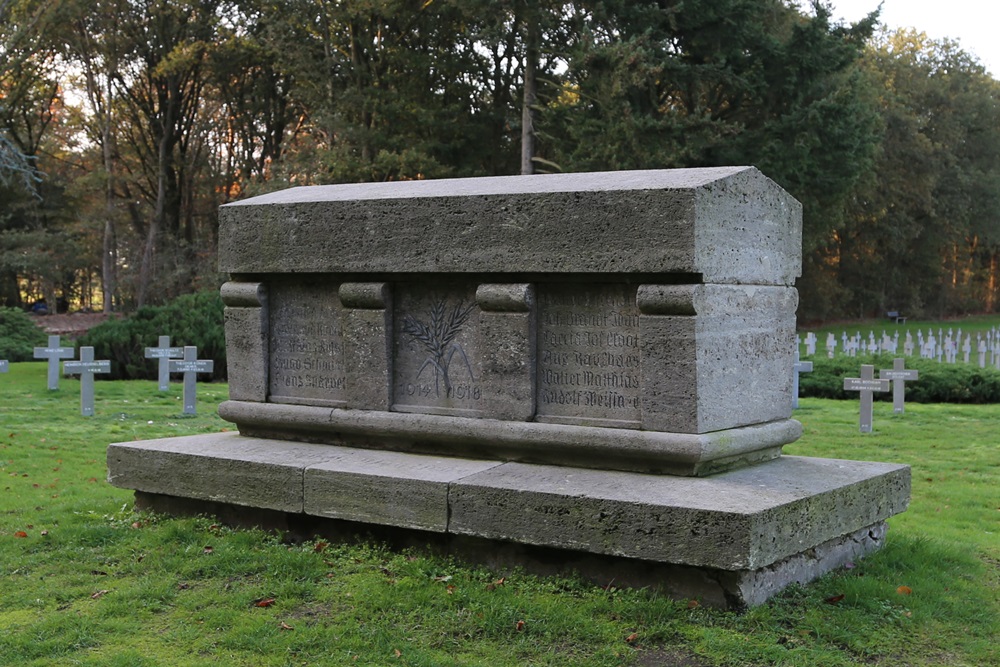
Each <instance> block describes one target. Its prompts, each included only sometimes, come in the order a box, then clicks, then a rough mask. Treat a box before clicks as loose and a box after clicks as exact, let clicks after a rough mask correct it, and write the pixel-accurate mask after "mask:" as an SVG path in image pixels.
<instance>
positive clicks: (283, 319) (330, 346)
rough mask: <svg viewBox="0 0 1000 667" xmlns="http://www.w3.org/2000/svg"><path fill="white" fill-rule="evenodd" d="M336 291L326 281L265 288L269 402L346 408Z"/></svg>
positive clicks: (344, 374)
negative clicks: (267, 325)
mask: <svg viewBox="0 0 1000 667" xmlns="http://www.w3.org/2000/svg"><path fill="white" fill-rule="evenodd" d="M337 289H338V285H337V284H335V283H329V282H326V281H302V282H299V283H287V282H282V281H276V282H275V284H274V285H272V286H271V291H270V297H269V298H270V314H271V317H270V319H271V337H270V351H271V356H270V369H269V371H270V372H269V373H268V376H269V382H270V396H269V400H270V401H272V402H274V403H295V404H298V405H315V406H322V407H340V406H343V405H345V404H346V401H345V386H346V372H345V370H344V350H343V346H342V344H341V337H340V336H341V324H340V319H341V310H342V309H341V303H340V297H339V295H338V292H337Z"/></svg>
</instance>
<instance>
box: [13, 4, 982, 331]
mask: <svg viewBox="0 0 1000 667" xmlns="http://www.w3.org/2000/svg"><path fill="white" fill-rule="evenodd" d="M873 4H875V3H874V2H873ZM877 20H878V17H877V13H875V12H873V13H872V14H871V15H869V16H868V17H867V18H866V19H864V20H862V21H860V22H858V23H855V24H841V23H838V22H836V21H834V20H833V19H832V15H831V9H830V7H829V6H828V5H827V4H825V3H824V2H820V1H817V2H814V3H812V4H811V5H810V6H808V7H805V8H803V7H801V6H800V5H799V3H796V2H791V1H788V0H683V2H682V1H681V0H655V1H654V0H581V1H578V2H558V1H556V0H353V1H351V2H343V1H339V0H283V1H278V0H91V1H88V2H82V1H81V0H0V299H2V301H3V303H5V304H6V305H9V306H25V305H27V304H28V303H30V302H31V301H34V300H37V299H39V298H42V297H46V298H48V299H49V300H50V301H52V300H54V299H59V300H60V301H61V302H63V303H64V304H72V305H73V306H75V307H89V308H94V309H97V308H103V309H105V310H112V309H114V310H121V311H130V310H133V309H135V308H136V307H138V306H142V305H144V304H151V303H160V302H163V301H165V300H167V299H169V298H172V297H175V296H177V295H180V294H183V293H187V292H191V291H194V290H197V289H199V288H213V287H215V286H217V284H218V283H219V281H220V280H221V276H219V275H218V274H217V273H216V269H215V248H216V233H217V222H216V218H217V209H218V207H219V205H221V204H225V203H226V202H229V201H232V200H234V199H236V198H240V197H244V196H248V195H252V194H258V193H261V192H265V191H270V190H275V189H280V188H284V187H289V186H292V185H307V184H318V183H345V182H361V181H386V180H402V179H418V178H448V177H458V176H489V175H506V174H517V173H525V174H533V173H545V172H556V171H562V172H570V171H595V170H617V169H651V168H656V169H664V168H674V167H693V166H715V165H754V166H757V167H758V168H760V169H761V171H763V172H764V173H765V174H766V175H767V176H769V177H771V178H772V179H774V180H775V181H776V182H777V183H778V184H780V185H781V186H782V187H784V188H785V189H787V190H788V191H789V192H790V193H791V194H792V195H794V196H795V197H797V198H798V199H799V200H800V201H802V203H803V205H804V234H803V237H804V240H803V246H804V247H803V253H804V255H803V263H804V267H803V277H802V279H801V280H800V281H799V283H798V286H799V290H800V293H801V305H800V311H799V312H800V318H803V319H806V320H817V319H833V318H844V317H865V316H872V315H878V314H880V313H881V312H883V311H886V310H897V311H902V312H904V313H905V314H907V315H914V316H915V315H918V314H927V315H935V316H940V315H949V314H958V313H965V312H973V311H977V312H993V311H995V310H996V309H997V307H998V295H1000V285H998V272H1000V221H998V212H1000V182H998V175H1000V109H998V106H997V96H998V95H997V93H998V88H997V86H998V84H997V82H996V81H995V80H994V79H992V78H991V77H990V76H989V75H988V74H987V73H986V72H985V70H984V69H983V67H982V66H981V65H980V64H979V63H978V62H977V61H976V59H975V58H974V57H972V56H971V55H969V54H967V53H965V52H963V51H962V50H961V49H960V48H958V46H957V45H956V44H954V43H951V42H947V41H945V42H936V41H932V40H929V39H927V38H926V37H925V36H924V35H922V34H920V33H916V32H913V31H900V32H894V33H886V32H883V31H879V30H878V28H877Z"/></svg>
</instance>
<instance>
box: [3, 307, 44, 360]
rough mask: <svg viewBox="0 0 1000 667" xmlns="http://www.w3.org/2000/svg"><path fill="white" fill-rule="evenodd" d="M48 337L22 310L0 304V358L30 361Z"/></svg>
mask: <svg viewBox="0 0 1000 667" xmlns="http://www.w3.org/2000/svg"><path fill="white" fill-rule="evenodd" d="M47 341H48V337H47V336H46V335H45V332H44V331H42V330H41V329H40V328H39V327H38V325H36V324H35V320H34V319H32V317H31V316H30V315H28V314H27V313H25V312H24V311H23V310H18V309H17V308H5V307H3V306H0V359H6V360H7V361H31V360H32V359H34V356H35V348H36V347H44V346H45V344H46V342H47Z"/></svg>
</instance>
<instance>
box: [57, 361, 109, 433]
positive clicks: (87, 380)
mask: <svg viewBox="0 0 1000 667" xmlns="http://www.w3.org/2000/svg"><path fill="white" fill-rule="evenodd" d="M63 372H64V373H66V374H67V375H79V376H80V414H81V415H83V416H84V417H92V416H93V415H94V373H110V372H111V362H110V361H108V360H106V359H105V360H102V361H94V348H92V347H81V348H80V360H79V361H66V362H63Z"/></svg>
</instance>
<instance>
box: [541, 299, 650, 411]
mask: <svg viewBox="0 0 1000 667" xmlns="http://www.w3.org/2000/svg"><path fill="white" fill-rule="evenodd" d="M635 294H636V288H635V286H629V285H625V284H593V285H581V284H579V283H577V284H573V285H559V284H547V285H539V286H538V378H537V387H538V400H537V406H538V408H537V410H538V413H537V420H538V421H542V422H554V423H560V424H580V425H590V426H610V427H620V428H637V427H638V426H639V424H640V418H641V408H640V400H639V396H640V391H639V384H640V382H639V381H640V354H639V343H640V341H639V310H638V308H637V307H636V301H635Z"/></svg>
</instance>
